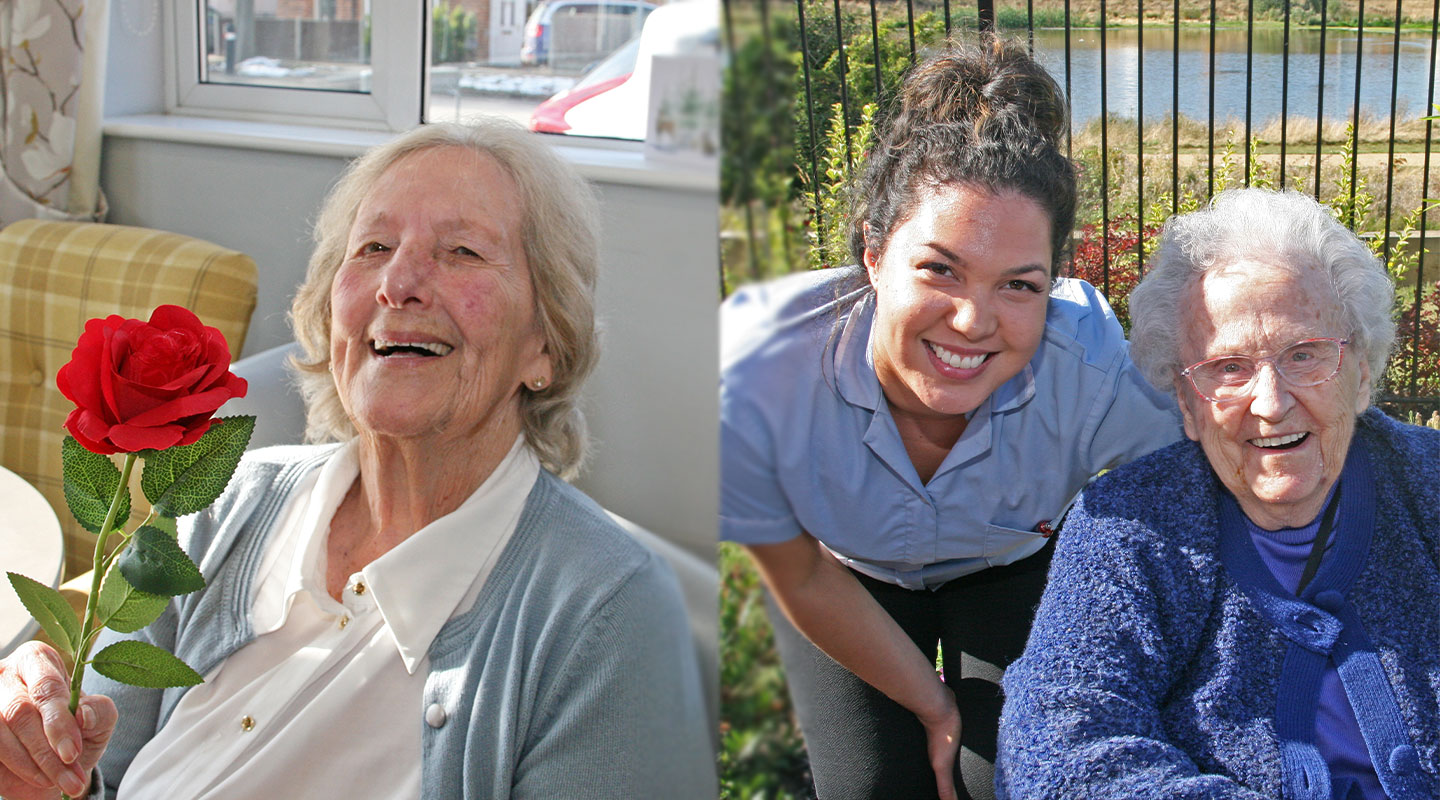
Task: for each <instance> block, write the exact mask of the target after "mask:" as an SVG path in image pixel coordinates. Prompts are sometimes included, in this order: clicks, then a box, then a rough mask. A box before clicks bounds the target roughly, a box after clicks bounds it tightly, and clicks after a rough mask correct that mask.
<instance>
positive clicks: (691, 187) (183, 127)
mask: <svg viewBox="0 0 1440 800" xmlns="http://www.w3.org/2000/svg"><path fill="white" fill-rule="evenodd" d="M104 135H105V136H107V137H113V138H118V139H144V140H149V141H156V142H175V143H180V144H194V145H205V146H211V147H232V148H239V149H246V150H268V151H271V152H277V153H295V154H300V155H318V156H330V157H334V158H354V157H356V156H358V155H360V154H361V153H363V152H365V151H366V150H368V149H370V148H371V147H374V146H375V145H378V144H382V143H384V142H386V141H389V140H390V139H391V138H393V137H395V136H396V135H397V134H393V133H382V132H378V131H365V130H353V129H346V128H323V127H316V126H310V125H284V124H279V123H268V122H252V121H246V120H229V119H214V118H208V117H187V116H181V115H178V114H137V115H133V116H123V117H110V118H107V119H106V120H105V125H104ZM536 135H537V136H542V135H544V134H536ZM553 138H555V139H556V140H557V141H556V142H552V146H554V147H555V150H556V152H557V153H559V154H560V156H561V157H562V158H564V159H565V160H567V161H569V162H570V164H571V165H573V166H574V167H575V169H576V170H577V171H579V173H580V174H581V175H583V176H584V177H585V178H586V179H588V180H591V181H594V182H597V183H611V184H621V185H629V186H646V187H655V188H664V189H681V190H688V191H696V192H712V193H713V192H715V191H718V189H719V183H720V180H719V175H718V174H716V173H715V172H714V171H704V170H699V169H696V168H694V167H684V166H675V165H671V164H664V163H656V162H652V161H649V160H647V159H646V158H645V152H644V150H643V148H642V147H641V146H640V145H639V143H631V142H610V141H586V140H581V139H577V140H575V141H574V142H573V143H571V142H568V141H565V140H564V139H563V138H562V137H559V136H556V137H553Z"/></svg>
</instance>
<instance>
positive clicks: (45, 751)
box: [3, 687, 69, 788]
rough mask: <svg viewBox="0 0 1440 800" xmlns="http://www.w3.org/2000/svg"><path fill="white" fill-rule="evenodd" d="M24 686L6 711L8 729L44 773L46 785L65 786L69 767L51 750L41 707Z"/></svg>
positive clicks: (4, 714) (4, 713)
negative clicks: (24, 690) (65, 776)
mask: <svg viewBox="0 0 1440 800" xmlns="http://www.w3.org/2000/svg"><path fill="white" fill-rule="evenodd" d="M20 688H21V690H22V693H21V694H18V695H14V696H11V697H10V698H7V706H6V708H5V709H4V712H3V716H4V719H5V725H6V729H7V730H8V731H9V732H10V733H11V734H12V735H13V736H14V737H15V740H16V741H17V742H18V743H19V747H20V749H21V750H23V751H24V752H25V754H26V755H27V756H28V757H29V759H30V761H31V763H33V764H35V766H36V767H38V768H39V769H40V771H41V772H42V773H44V775H45V779H44V783H45V785H48V786H55V785H60V786H61V787H62V788H63V787H64V785H65V784H64V783H62V781H61V776H62V775H68V774H69V768H68V767H67V766H66V765H65V763H64V762H62V761H61V760H60V757H59V756H58V755H56V754H55V751H54V750H53V749H51V747H50V742H49V740H47V739H46V738H45V726H44V722H43V721H42V720H41V718H40V711H39V709H37V708H36V707H35V703H34V701H33V700H32V699H31V697H30V696H29V695H28V694H25V693H23V689H24V687H20Z"/></svg>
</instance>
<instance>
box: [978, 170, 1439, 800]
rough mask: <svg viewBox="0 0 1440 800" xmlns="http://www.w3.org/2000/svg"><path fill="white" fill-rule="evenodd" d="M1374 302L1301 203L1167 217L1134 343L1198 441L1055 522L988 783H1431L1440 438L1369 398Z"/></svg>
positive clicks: (1233, 790) (1355, 244) (1170, 790)
mask: <svg viewBox="0 0 1440 800" xmlns="http://www.w3.org/2000/svg"><path fill="white" fill-rule="evenodd" d="M1393 297H1394V288H1393V286H1392V284H1391V283H1390V280H1389V278H1388V277H1387V276H1386V274H1385V271H1384V269H1382V268H1381V266H1380V264H1379V263H1378V262H1377V261H1376V260H1375V258H1374V257H1373V256H1372V255H1371V254H1370V252H1369V251H1368V250H1367V249H1366V247H1365V245H1364V244H1363V243H1361V242H1360V241H1359V240H1358V239H1356V238H1355V237H1354V236H1353V235H1352V234H1351V233H1350V232H1349V231H1347V230H1345V229H1344V228H1343V227H1341V226H1340V224H1339V223H1337V222H1336V221H1335V220H1334V219H1333V218H1332V217H1331V216H1330V215H1329V213H1327V212H1326V211H1325V209H1323V208H1322V207H1321V206H1319V205H1318V204H1317V203H1315V202H1314V201H1313V200H1311V199H1309V198H1308V197H1305V196H1303V195H1299V194H1295V193H1293V192H1291V193H1285V194H1276V193H1273V192H1268V191H1264V190H1259V189H1248V190H1241V191H1235V192H1227V193H1224V194H1221V195H1219V196H1217V197H1216V198H1215V201H1214V203H1213V204H1212V205H1211V206H1210V208H1208V209H1205V210H1202V211H1199V212H1196V213H1194V214H1188V215H1185V216H1182V217H1177V218H1176V219H1173V220H1171V221H1170V223H1169V224H1168V225H1166V227H1165V232H1164V235H1163V237H1162V240H1161V243H1160V248H1159V251H1158V252H1157V254H1156V257H1155V261H1154V263H1153V264H1152V267H1151V271H1150V272H1149V274H1147V275H1146V277H1145V280H1144V281H1143V282H1142V283H1141V285H1140V286H1139V287H1138V288H1137V289H1136V290H1135V292H1134V294H1133V295H1132V296H1131V310H1132V313H1133V314H1134V323H1135V324H1134V329H1133V331H1132V336H1133V346H1132V351H1131V352H1132V353H1133V355H1134V358H1135V362H1136V363H1137V364H1138V365H1139V366H1140V367H1141V369H1143V370H1144V371H1145V373H1146V376H1147V377H1148V378H1149V379H1150V381H1151V382H1153V383H1155V384H1156V385H1157V386H1169V387H1172V388H1173V389H1174V391H1175V393H1176V395H1177V396H1178V397H1179V400H1180V408H1181V410H1182V412H1183V414H1184V418H1185V432H1186V435H1187V436H1188V438H1189V439H1190V440H1192V441H1187V442H1181V443H1178V444H1176V445H1172V446H1170V447H1168V448H1165V449H1163V450H1160V451H1157V452H1156V453H1153V454H1151V455H1150V456H1148V457H1146V458H1144V459H1141V460H1139V461H1136V462H1133V463H1131V464H1129V465H1127V466H1125V467H1122V468H1120V469H1117V470H1115V471H1113V472H1111V473H1109V474H1107V475H1106V476H1105V477H1104V478H1102V479H1101V480H1100V481H1099V482H1097V483H1096V484H1094V486H1093V487H1092V488H1090V489H1089V490H1087V491H1086V492H1085V495H1084V497H1083V498H1082V500H1081V502H1080V503H1079V504H1078V505H1077V506H1076V507H1075V509H1074V511H1073V512H1072V514H1071V517H1070V520H1069V521H1068V523H1067V524H1066V528H1065V531H1064V533H1063V534H1062V538H1061V542H1060V545H1059V549H1058V550H1057V551H1056V554H1055V559H1054V569H1053V571H1052V572H1051V576H1050V584H1049V587H1048V588H1047V589H1046V591H1045V594H1044V597H1043V599H1042V601H1041V604H1040V609H1039V611H1038V612H1037V616H1036V620H1035V626H1034V628H1033V632H1032V634H1031V637H1030V641H1029V644H1028V646H1027V647H1026V650H1025V655H1024V656H1023V657H1022V658H1021V659H1020V660H1019V661H1018V662H1016V663H1015V664H1014V665H1013V666H1012V667H1011V668H1010V670H1009V671H1008V672H1006V674H1005V691H1006V697H1007V699H1006V704H1005V710H1004V716H1003V717H1002V721H1001V725H1002V733H1001V752H1000V762H1001V763H1000V774H999V778H998V781H997V784H998V786H999V788H1000V791H1001V794H1002V796H1007V797H1013V798H1039V797H1064V798H1074V799H1076V800H1084V799H1085V798H1100V797H1107V798H1111V797H1114V798H1119V797H1125V798H1156V799H1157V800H1159V799H1160V798H1164V799H1165V800H1171V799H1172V798H1201V797H1204V798H1255V799H1256V800H1258V799H1259V798H1280V797H1283V798H1301V799H1303V800H1332V799H1333V800H1355V799H1356V798H1363V799H1364V800H1380V799H1381V798H1385V797H1389V798H1395V799H1396V800H1399V799H1400V798H1417V799H1418V798H1435V797H1440V711H1437V708H1440V605H1437V601H1436V598H1437V597H1440V534H1437V528H1436V526H1435V520H1436V519H1437V517H1440V433H1437V432H1436V431H1433V430H1429V429H1427V428H1419V427H1415V426H1410V425H1403V424H1400V423H1397V422H1395V421H1393V420H1391V419H1389V418H1388V417H1386V416H1385V415H1384V414H1382V413H1380V411H1378V410H1376V409H1374V408H1367V407H1368V406H1369V404H1370V395H1371V391H1372V386H1373V385H1374V383H1375V382H1376V381H1378V380H1379V378H1380V377H1381V376H1382V375H1383V374H1384V367H1385V361H1386V358H1387V356H1388V354H1389V351H1390V347H1391V345H1392V342H1393V341H1394V336H1395V325H1394V323H1393V322H1392V321H1391V319H1390V308H1391V303H1392V302H1393Z"/></svg>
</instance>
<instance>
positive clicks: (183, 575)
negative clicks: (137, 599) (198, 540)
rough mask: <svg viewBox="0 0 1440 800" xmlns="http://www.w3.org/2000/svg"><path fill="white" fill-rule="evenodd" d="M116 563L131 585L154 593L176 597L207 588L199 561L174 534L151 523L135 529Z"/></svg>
mask: <svg viewBox="0 0 1440 800" xmlns="http://www.w3.org/2000/svg"><path fill="white" fill-rule="evenodd" d="M115 566H116V567H118V568H119V569H120V574H121V575H123V576H125V580H126V581H128V582H129V583H130V585H131V586H133V587H135V588H136V589H139V590H140V591H142V592H149V593H150V594H159V595H164V596H166V597H173V596H175V595H180V594H189V593H190V592H194V591H198V590H200V589H204V588H205V578H204V577H202V576H201V575H200V570H199V569H197V568H196V566H195V562H193V561H191V560H190V557H189V556H187V555H185V551H184V550H181V549H180V545H179V544H178V543H176V541H175V540H174V539H172V538H171V537H170V534H168V533H166V532H165V531H162V530H160V529H159V528H156V527H153V526H150V525H145V526H143V527H142V528H140V530H137V531H135V537H134V538H133V539H131V540H130V546H129V547H126V548H125V552H123V553H121V554H120V557H119V558H118V559H116V560H115Z"/></svg>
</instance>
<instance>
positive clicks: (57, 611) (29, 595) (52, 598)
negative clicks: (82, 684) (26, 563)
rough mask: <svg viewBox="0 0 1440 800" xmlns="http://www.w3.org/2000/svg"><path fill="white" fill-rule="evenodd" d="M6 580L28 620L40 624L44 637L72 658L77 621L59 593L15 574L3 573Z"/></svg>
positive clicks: (75, 641)
mask: <svg viewBox="0 0 1440 800" xmlns="http://www.w3.org/2000/svg"><path fill="white" fill-rule="evenodd" d="M6 574H7V575H9V576H10V586H11V588H13V589H14V590H15V594H16V595H17V596H18V597H19V598H20V602H21V603H24V604H25V610H26V611H29V612H30V616H32V617H34V618H35V621H36V622H38V623H40V627H41V628H44V629H45V634H46V635H47V636H49V637H50V640H51V641H53V642H55V646H56V647H59V648H60V649H61V650H64V651H65V654H66V655H70V656H73V655H74V654H75V646H76V645H77V644H78V643H79V642H80V620H78V619H76V618H75V611H74V610H73V609H71V608H70V604H69V603H67V602H65V598H64V597H62V596H61V595H60V593H59V592H58V591H56V590H54V589H51V588H50V587H49V586H46V585H45V584H43V583H40V582H39V581H34V580H31V579H29V578H27V577H25V576H24V575H21V574H20V573H18V572H8V573H6Z"/></svg>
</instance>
